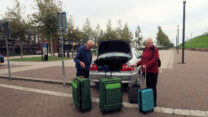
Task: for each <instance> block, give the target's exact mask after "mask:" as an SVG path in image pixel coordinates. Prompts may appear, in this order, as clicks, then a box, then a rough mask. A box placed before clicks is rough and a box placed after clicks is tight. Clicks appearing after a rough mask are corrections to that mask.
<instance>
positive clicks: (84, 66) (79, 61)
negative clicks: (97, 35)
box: [74, 40, 94, 78]
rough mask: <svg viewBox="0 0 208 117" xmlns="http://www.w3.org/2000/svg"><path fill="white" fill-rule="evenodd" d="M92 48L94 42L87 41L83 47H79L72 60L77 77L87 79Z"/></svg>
mask: <svg viewBox="0 0 208 117" xmlns="http://www.w3.org/2000/svg"><path fill="white" fill-rule="evenodd" d="M93 46H94V41H92V40H89V41H88V42H87V43H86V44H85V45H83V46H80V47H79V48H78V50H77V55H76V57H75V58H74V62H75V64H76V65H75V67H76V69H77V76H84V77H85V78H89V70H90V64H91V62H92V53H91V48H92V47H93Z"/></svg>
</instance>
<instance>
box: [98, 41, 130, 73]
mask: <svg viewBox="0 0 208 117" xmlns="http://www.w3.org/2000/svg"><path fill="white" fill-rule="evenodd" d="M131 58H132V53H131V48H130V45H129V44H128V43H126V42H125V41H121V40H112V41H103V42H101V44H100V45H99V47H98V57H97V60H95V64H97V66H98V70H103V66H108V68H109V71H120V70H121V68H122V65H124V64H125V63H127V62H128V61H129V60H130V59H131Z"/></svg>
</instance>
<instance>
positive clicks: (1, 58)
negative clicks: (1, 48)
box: [0, 53, 4, 64]
mask: <svg viewBox="0 0 208 117" xmlns="http://www.w3.org/2000/svg"><path fill="white" fill-rule="evenodd" d="M1 63H4V56H3V55H2V54H1V53H0V64H1Z"/></svg>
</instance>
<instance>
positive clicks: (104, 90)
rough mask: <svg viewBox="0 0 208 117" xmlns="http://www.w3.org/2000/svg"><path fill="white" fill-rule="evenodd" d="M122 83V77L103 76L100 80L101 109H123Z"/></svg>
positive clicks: (103, 110)
mask: <svg viewBox="0 0 208 117" xmlns="http://www.w3.org/2000/svg"><path fill="white" fill-rule="evenodd" d="M121 90H122V85H121V79H120V78H117V77H112V78H102V79H100V80H99V93H100V110H101V112H103V113H105V112H107V111H114V110H119V111H120V110H121V108H122V91H121Z"/></svg>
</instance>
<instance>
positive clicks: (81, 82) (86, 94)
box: [72, 76, 92, 112]
mask: <svg viewBox="0 0 208 117" xmlns="http://www.w3.org/2000/svg"><path fill="white" fill-rule="evenodd" d="M72 94H73V101H74V104H75V106H76V107H77V108H78V109H79V110H80V111H81V112H85V111H88V110H91V108H92V101H91V94H90V81H89V79H87V78H84V77H82V76H80V77H77V78H74V79H73V81H72Z"/></svg>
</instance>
